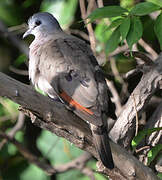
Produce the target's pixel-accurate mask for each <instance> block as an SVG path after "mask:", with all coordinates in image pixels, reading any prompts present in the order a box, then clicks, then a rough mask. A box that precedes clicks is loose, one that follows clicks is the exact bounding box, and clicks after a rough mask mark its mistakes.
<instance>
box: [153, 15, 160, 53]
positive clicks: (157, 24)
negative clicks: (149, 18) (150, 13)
mask: <svg viewBox="0 0 162 180" xmlns="http://www.w3.org/2000/svg"><path fill="white" fill-rule="evenodd" d="M154 31H155V34H156V36H157V38H158V40H159V43H160V48H161V50H162V13H161V14H160V15H159V16H158V17H157V19H156V21H155V25H154Z"/></svg>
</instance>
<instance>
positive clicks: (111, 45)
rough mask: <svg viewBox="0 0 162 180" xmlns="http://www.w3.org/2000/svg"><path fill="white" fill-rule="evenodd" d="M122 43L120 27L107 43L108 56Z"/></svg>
mask: <svg viewBox="0 0 162 180" xmlns="http://www.w3.org/2000/svg"><path fill="white" fill-rule="evenodd" d="M119 42H120V31H119V27H118V28H117V29H115V30H114V31H113V33H112V35H111V36H110V38H109V40H108V41H107V43H106V54H108V53H110V52H112V51H114V50H115V49H116V48H117V47H118V44H119Z"/></svg>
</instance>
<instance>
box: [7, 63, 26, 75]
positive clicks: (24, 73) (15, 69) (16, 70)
mask: <svg viewBox="0 0 162 180" xmlns="http://www.w3.org/2000/svg"><path fill="white" fill-rule="evenodd" d="M9 70H10V71H12V72H14V73H16V74H19V75H23V76H28V71H27V70H21V69H17V68H15V67H14V66H12V65H10V66H9Z"/></svg>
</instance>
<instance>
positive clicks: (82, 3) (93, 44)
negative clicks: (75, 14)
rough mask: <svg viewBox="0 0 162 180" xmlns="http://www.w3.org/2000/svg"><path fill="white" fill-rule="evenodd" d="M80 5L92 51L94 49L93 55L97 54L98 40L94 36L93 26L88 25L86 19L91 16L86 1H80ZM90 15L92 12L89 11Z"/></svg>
mask: <svg viewBox="0 0 162 180" xmlns="http://www.w3.org/2000/svg"><path fill="white" fill-rule="evenodd" d="M79 4H80V11H81V16H82V19H83V21H84V24H85V25H86V27H87V30H88V34H89V39H90V45H91V49H92V51H93V53H94V54H96V38H95V35H94V31H93V28H92V24H91V23H88V19H86V18H87V16H88V15H89V14H87V12H86V7H85V0H79ZM89 13H90V11H89ZM87 23H88V24H87Z"/></svg>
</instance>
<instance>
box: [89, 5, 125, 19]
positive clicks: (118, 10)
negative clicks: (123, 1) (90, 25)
mask: <svg viewBox="0 0 162 180" xmlns="http://www.w3.org/2000/svg"><path fill="white" fill-rule="evenodd" d="M125 12H128V11H127V10H126V9H124V8H122V7H120V6H105V7H103V8H97V9H96V10H94V11H93V12H92V13H91V14H90V15H89V16H88V18H89V19H90V22H92V21H94V20H96V19H101V18H111V17H116V16H121V15H123V14H124V13H125Z"/></svg>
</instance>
